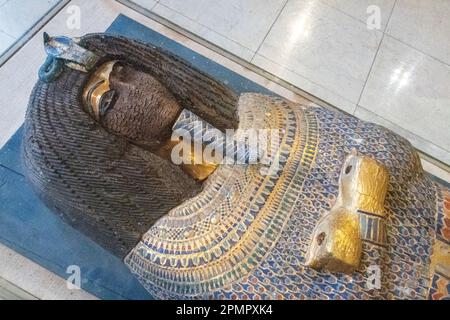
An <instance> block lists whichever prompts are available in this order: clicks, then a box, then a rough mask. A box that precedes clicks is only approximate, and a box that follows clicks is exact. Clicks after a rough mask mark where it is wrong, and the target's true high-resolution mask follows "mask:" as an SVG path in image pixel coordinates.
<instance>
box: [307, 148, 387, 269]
mask: <svg viewBox="0 0 450 320" xmlns="http://www.w3.org/2000/svg"><path fill="white" fill-rule="evenodd" d="M388 182H389V174H388V172H387V170H386V168H385V167H384V166H383V165H381V164H380V163H378V162H377V161H375V160H373V159H371V158H369V157H367V156H359V155H357V153H356V151H355V150H353V152H352V154H350V155H348V156H347V157H346V159H345V162H344V165H343V166H342V171H341V175H340V179H339V195H338V198H337V200H336V204H335V205H334V206H333V208H331V210H330V212H328V213H327V214H325V216H324V217H322V218H321V219H320V220H319V222H318V224H317V226H316V228H315V229H314V233H313V236H312V239H311V245H310V247H309V250H308V252H307V256H306V265H307V266H309V267H312V268H315V269H324V270H327V271H331V272H344V273H351V272H353V271H354V270H355V269H357V268H358V266H359V264H360V258H361V250H362V241H363V240H372V242H375V243H379V242H381V243H380V244H384V243H383V240H384V235H383V234H384V227H382V225H383V221H381V219H380V217H384V199H385V197H386V192H387V187H388ZM360 216H361V217H360ZM374 222H378V224H377V223H374ZM369 226H370V227H371V228H370V231H369ZM379 240H381V241H379Z"/></svg>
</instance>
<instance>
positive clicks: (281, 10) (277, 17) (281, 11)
mask: <svg viewBox="0 0 450 320" xmlns="http://www.w3.org/2000/svg"><path fill="white" fill-rule="evenodd" d="M288 2H289V0H286V2H285V3H284V4H283V6H282V7H281V9H280V12H278V14H277V16H276V17H275V20H273V23H272V24H271V25H270V28H269V30H267V33H266V35H265V36H264V38H263V39H262V41H261V43H260V44H259V46H258V48H256V51H255V53H254V54H253V57H252V58H251V59H250V62H252V61H253V60H254V59H255V57H256V55H257V54H258V51H259V50H260V49H261V47H262V46H263V44H264V42H265V41H266V39H267V37H268V36H269V33H270V32H271V31H272V29H273V26H274V25H275V23H276V22H277V21H278V19H279V18H280V16H281V14H282V13H283V11H284V8H286V5H287V4H288Z"/></svg>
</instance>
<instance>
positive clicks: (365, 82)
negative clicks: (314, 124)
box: [353, 0, 397, 115]
mask: <svg viewBox="0 0 450 320" xmlns="http://www.w3.org/2000/svg"><path fill="white" fill-rule="evenodd" d="M396 5H397V0H395V2H394V5H393V6H392V9H391V12H390V13H389V18H388V20H387V24H386V29H387V27H388V25H389V21H390V20H391V17H392V13H393V12H394V8H395V6H396ZM386 29H385V30H386ZM385 36H386V32H383V36H382V37H381V40H380V43H379V44H378V48H377V51H376V52H375V56H374V57H373V61H372V64H371V65H370V68H369V72H368V73H367V77H366V81H364V85H363V87H362V89H361V94H360V95H359V98H358V102H357V103H356V106H355V109H354V110H353V115H355V113H356V109H358V106H359V105H360V103H361V99H362V96H363V94H364V90H365V89H366V86H367V82H368V81H369V78H370V75H371V74H372V70H373V66H374V65H375V62H376V60H377V57H378V53H379V52H380V48H381V45H382V44H383V41H384V38H385Z"/></svg>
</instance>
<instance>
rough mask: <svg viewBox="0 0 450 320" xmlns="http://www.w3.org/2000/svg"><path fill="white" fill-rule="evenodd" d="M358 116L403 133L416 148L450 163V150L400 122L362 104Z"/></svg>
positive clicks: (356, 113) (358, 109)
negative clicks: (409, 129) (419, 134)
mask: <svg viewBox="0 0 450 320" xmlns="http://www.w3.org/2000/svg"><path fill="white" fill-rule="evenodd" d="M354 115H355V116H356V117H357V118H359V119H362V120H365V121H368V122H373V123H376V124H379V125H381V126H383V127H385V128H388V129H389V130H392V131H394V132H395V133H397V134H399V135H401V136H402V137H403V138H405V139H407V140H408V141H409V142H410V143H411V144H412V145H413V146H414V147H415V148H416V149H418V150H420V151H422V152H423V153H426V154H428V155H429V156H431V157H433V158H436V159H439V160H440V161H441V162H443V163H447V164H450V152H449V151H447V150H445V149H443V148H441V147H439V146H437V145H436V144H434V143H432V142H431V141H428V140H426V139H424V138H422V137H420V136H418V135H417V134H414V133H412V132H411V131H408V130H406V129H404V128H402V127H401V126H399V125H398V124H395V123H393V122H391V121H389V120H386V119H385V118H383V117H381V116H380V115H378V114H376V113H374V112H372V111H369V110H367V109H365V108H363V107H361V106H358V107H357V108H356V111H355V114H354ZM449 174H450V173H449ZM435 175H436V176H439V177H441V176H442V174H435ZM444 180H446V181H450V179H447V178H446V179H444Z"/></svg>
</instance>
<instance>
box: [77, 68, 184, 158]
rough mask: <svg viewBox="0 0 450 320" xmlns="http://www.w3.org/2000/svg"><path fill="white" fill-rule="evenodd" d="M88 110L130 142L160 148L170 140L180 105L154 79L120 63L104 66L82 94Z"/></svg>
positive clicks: (108, 127) (107, 127)
mask: <svg viewBox="0 0 450 320" xmlns="http://www.w3.org/2000/svg"><path fill="white" fill-rule="evenodd" d="M83 100H84V101H83V102H84V106H85V108H86V110H87V111H88V113H90V114H91V115H92V116H93V117H94V118H95V119H96V120H97V121H99V122H100V123H101V125H102V126H103V127H104V128H106V129H107V130H109V131H112V132H113V133H115V134H117V135H120V136H123V137H126V138H127V139H129V140H130V141H131V142H133V143H135V144H137V145H140V146H143V147H147V148H149V149H154V148H157V147H159V146H160V145H161V143H162V142H164V141H165V140H167V139H168V138H169V137H170V133H171V127H172V125H173V123H174V122H175V120H176V119H177V117H178V115H179V114H180V113H181V110H182V108H181V106H180V105H179V104H178V102H177V101H176V99H175V98H174V96H173V95H172V93H171V92H170V91H169V90H168V89H167V88H165V87H164V86H163V85H162V84H161V83H160V82H159V81H158V80H157V79H156V78H155V77H153V76H151V75H150V74H148V73H145V72H142V71H138V70H136V69H134V68H133V67H131V66H128V65H124V64H122V63H120V62H118V61H110V62H107V63H104V64H103V65H101V66H100V67H99V68H98V69H97V70H96V71H95V73H94V74H93V75H92V76H91V79H90V80H89V82H88V83H87V85H86V87H85V88H84V92H83Z"/></svg>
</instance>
